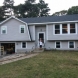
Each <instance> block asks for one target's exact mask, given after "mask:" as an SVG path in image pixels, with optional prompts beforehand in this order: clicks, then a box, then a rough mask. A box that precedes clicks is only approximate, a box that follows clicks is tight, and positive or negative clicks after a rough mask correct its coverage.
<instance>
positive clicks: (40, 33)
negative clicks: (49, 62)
mask: <svg viewBox="0 0 78 78" xmlns="http://www.w3.org/2000/svg"><path fill="white" fill-rule="evenodd" d="M40 38H41V39H42V42H43V47H44V44H45V32H38V48H39V40H40Z"/></svg>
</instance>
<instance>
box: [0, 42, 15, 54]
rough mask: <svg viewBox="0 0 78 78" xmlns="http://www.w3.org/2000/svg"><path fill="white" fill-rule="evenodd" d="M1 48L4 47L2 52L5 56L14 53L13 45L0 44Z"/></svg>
mask: <svg viewBox="0 0 78 78" xmlns="http://www.w3.org/2000/svg"><path fill="white" fill-rule="evenodd" d="M1 46H3V47H4V51H5V53H6V54H14V53H15V43H1Z"/></svg>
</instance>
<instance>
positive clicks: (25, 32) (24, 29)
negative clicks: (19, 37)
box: [19, 25, 26, 34]
mask: <svg viewBox="0 0 78 78" xmlns="http://www.w3.org/2000/svg"><path fill="white" fill-rule="evenodd" d="M22 26H24V33H26V27H25V25H20V27H19V33H21V27H22ZM24 33H21V34H24Z"/></svg>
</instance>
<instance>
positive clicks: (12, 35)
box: [0, 19, 30, 41]
mask: <svg viewBox="0 0 78 78" xmlns="http://www.w3.org/2000/svg"><path fill="white" fill-rule="evenodd" d="M20 25H25V29H26V31H25V33H20V31H19V30H20V29H19V28H20ZM1 26H7V34H1ZM1 26H0V41H29V40H30V36H29V32H28V27H27V25H26V24H24V23H21V22H19V21H17V20H15V19H10V20H9V21H7V22H5V23H4V24H2V25H1Z"/></svg>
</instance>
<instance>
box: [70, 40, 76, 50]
mask: <svg viewBox="0 0 78 78" xmlns="http://www.w3.org/2000/svg"><path fill="white" fill-rule="evenodd" d="M69 42H74V48H70V47H69ZM68 48H69V49H75V41H68Z"/></svg>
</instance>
